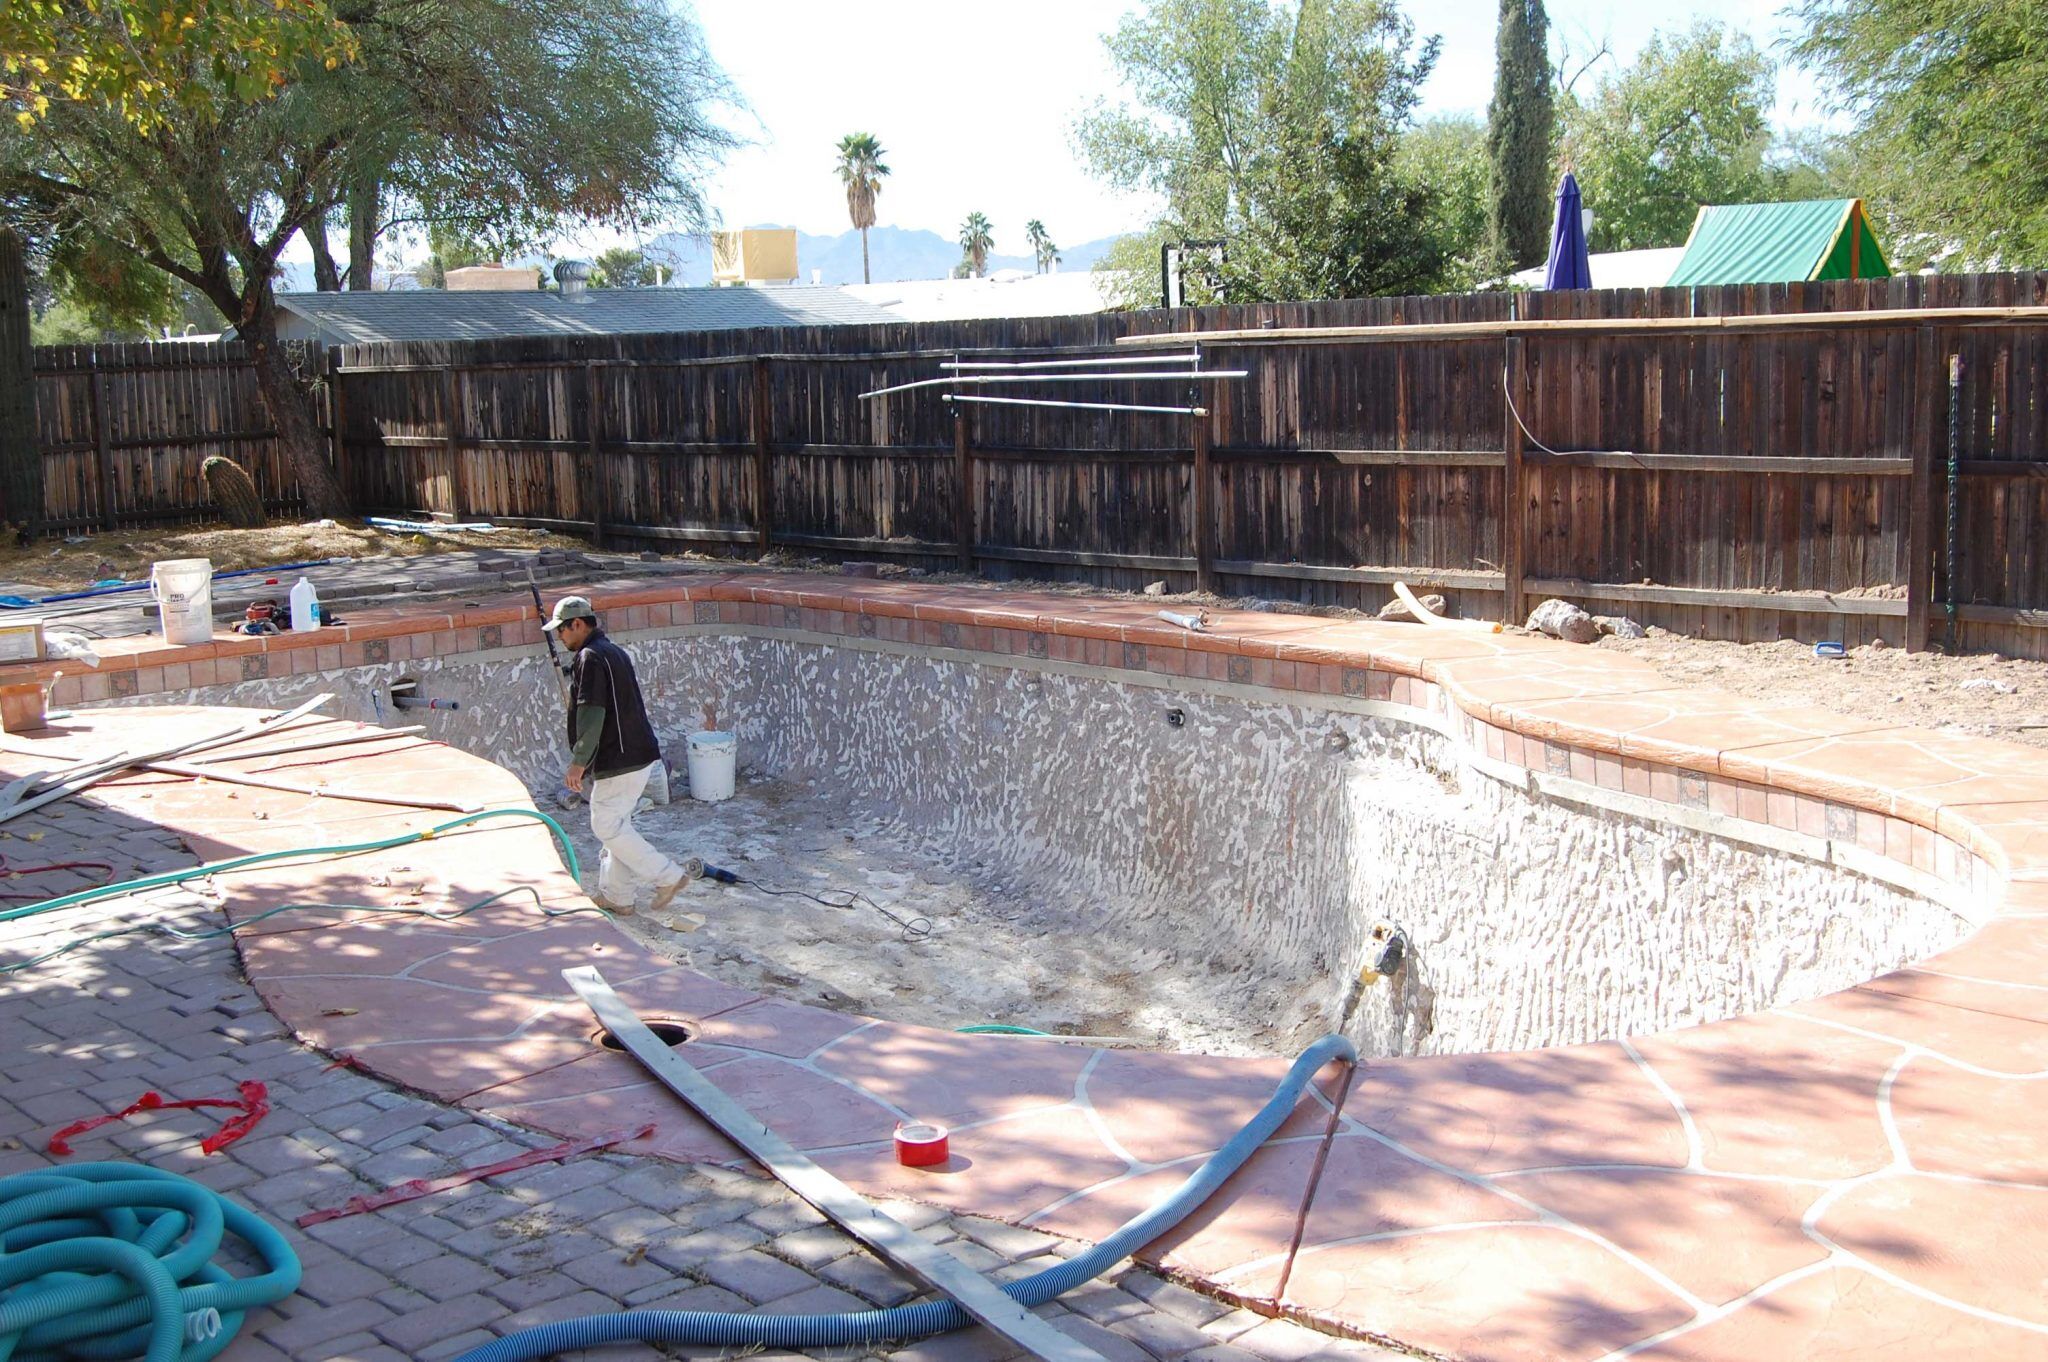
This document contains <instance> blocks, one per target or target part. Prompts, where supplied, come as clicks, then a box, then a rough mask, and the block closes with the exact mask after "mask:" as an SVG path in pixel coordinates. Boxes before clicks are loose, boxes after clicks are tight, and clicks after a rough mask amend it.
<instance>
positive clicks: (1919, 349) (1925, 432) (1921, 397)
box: [1906, 326, 1948, 653]
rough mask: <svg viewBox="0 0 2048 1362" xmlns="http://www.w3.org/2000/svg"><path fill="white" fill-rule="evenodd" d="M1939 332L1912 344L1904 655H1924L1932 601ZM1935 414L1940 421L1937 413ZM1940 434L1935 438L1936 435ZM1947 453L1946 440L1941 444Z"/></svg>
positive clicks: (1943, 399)
mask: <svg viewBox="0 0 2048 1362" xmlns="http://www.w3.org/2000/svg"><path fill="white" fill-rule="evenodd" d="M1940 339H1941V333H1940V332H1938V331H1936V330H1935V329H1934V328H1933V327H1931V326H1923V327H1921V328H1920V330H1919V333H1918V335H1917V337H1916V340H1915V347H1914V348H1915V358H1916V360H1917V361H1918V362H1917V363H1916V364H1915V365H1914V374H1915V380H1916V381H1915V382H1914V384H1913V390H1912V391H1913V413H1914V415H1913V434H1912V440H1913V457H1912V461H1911V462H1912V465H1913V482H1912V486H1911V488H1910V489H1909V490H1908V491H1907V494H1906V496H1907V501H1906V651H1907V652H1909V653H1924V652H1926V651H1927V620H1928V608H1929V606H1930V605H1931V604H1932V603H1933V599H1934V463H1935V459H1936V449H1935V441H1936V439H1937V438H1939V434H1945V433H1946V428H1947V424H1948V382H1947V378H1948V360H1947V358H1946V357H1945V356H1944V355H1943V354H1942V353H1941V346H1940V343H1939V342H1940ZM1937 412H1939V413H1940V416H1939V419H1937V417H1936V413H1937ZM1938 433H1939V434H1938ZM1942 444H1943V447H1944V448H1946V444H1947V442H1946V440H1943V441H1942Z"/></svg>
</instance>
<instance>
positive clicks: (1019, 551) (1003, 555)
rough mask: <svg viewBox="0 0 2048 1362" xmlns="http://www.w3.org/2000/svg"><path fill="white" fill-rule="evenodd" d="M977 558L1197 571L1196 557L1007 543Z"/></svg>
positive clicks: (980, 547) (983, 548)
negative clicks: (1032, 547)
mask: <svg viewBox="0 0 2048 1362" xmlns="http://www.w3.org/2000/svg"><path fill="white" fill-rule="evenodd" d="M974 556H975V557H977V558H995V559H998V560H1001V561H1003V562H1009V563H1052V564H1057V565H1060V566H1065V567H1102V568H1133V569H1136V570H1137V571H1139V572H1195V571H1197V570H1198V568H1197V564H1196V561H1195V560H1194V559H1193V558H1183V557H1179V556H1176V555H1174V554H1161V553H1089V552H1084V551H1082V550H1079V549H1025V548H1012V547H1010V546H1008V545H1004V544H977V545H975V547H974Z"/></svg>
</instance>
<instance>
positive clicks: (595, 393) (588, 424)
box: [576, 361, 611, 548]
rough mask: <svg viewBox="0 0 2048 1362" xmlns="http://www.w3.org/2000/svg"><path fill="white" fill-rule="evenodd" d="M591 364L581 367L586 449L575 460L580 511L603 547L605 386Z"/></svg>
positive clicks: (593, 539)
mask: <svg viewBox="0 0 2048 1362" xmlns="http://www.w3.org/2000/svg"><path fill="white" fill-rule="evenodd" d="M597 368H598V366H597V364H596V363H595V362H594V361H593V362H591V363H588V364H585V365H584V366H583V394H584V396H583V419H584V423H585V424H584V440H585V443H586V446H587V447H586V448H585V450H584V452H583V455H582V457H581V458H580V459H579V460H578V464H579V467H578V469H577V478H576V481H577V485H578V487H579V488H581V489H583V495H584V496H585V497H586V498H587V499H586V500H585V501H584V503H583V509H584V510H585V511H586V512H588V513H589V517H590V542H591V543H593V544H595V545H597V547H599V548H603V547H605V526H604V520H605V516H604V508H605V501H606V499H607V497H608V496H609V495H610V492H611V489H610V488H608V487H607V486H605V482H604V470H605V464H604V446H603V444H602V439H603V433H604V422H603V420H602V419H601V418H602V416H603V402H604V387H603V384H602V382H601V380H600V378H599V376H598V372H597Z"/></svg>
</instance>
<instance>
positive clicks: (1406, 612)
mask: <svg viewBox="0 0 2048 1362" xmlns="http://www.w3.org/2000/svg"><path fill="white" fill-rule="evenodd" d="M1415 599H1416V600H1418V601H1420V602H1422V608H1423V609H1424V610H1427V611H1428V612H1429V613H1430V614H1432V615H1441V614H1443V613H1444V598H1443V597H1441V596H1438V595H1434V594H1432V595H1428V596H1417V597H1416V598H1415ZM1379 617H1380V618H1381V619H1383V620H1409V621H1413V622H1414V623H1417V624H1420V623H1421V621H1420V620H1417V619H1416V618H1415V612H1414V611H1413V610H1410V609H1409V608H1408V603H1407V602H1406V601H1404V600H1402V599H1401V598H1400V597H1399V596H1396V597H1394V599H1392V600H1391V601H1388V602H1387V603H1386V604H1385V605H1383V606H1381V607H1380V614H1379Z"/></svg>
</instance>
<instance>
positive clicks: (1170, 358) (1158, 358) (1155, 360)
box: [939, 351, 1202, 369]
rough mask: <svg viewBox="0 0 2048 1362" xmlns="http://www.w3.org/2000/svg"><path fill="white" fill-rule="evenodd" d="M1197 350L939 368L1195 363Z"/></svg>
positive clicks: (969, 362)
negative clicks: (1182, 352)
mask: <svg viewBox="0 0 2048 1362" xmlns="http://www.w3.org/2000/svg"><path fill="white" fill-rule="evenodd" d="M1201 358H1202V356H1201V353H1200V352H1199V351H1190V352H1188V353H1187V354H1185V355H1118V356H1115V357H1113V358H1109V359H1024V360H997V359H959V360H942V361H941V362H940V364H939V367H940V368H941V369H1093V368H1101V367H1104V366H1107V365H1112V364H1197V363H1200V362H1201Z"/></svg>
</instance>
